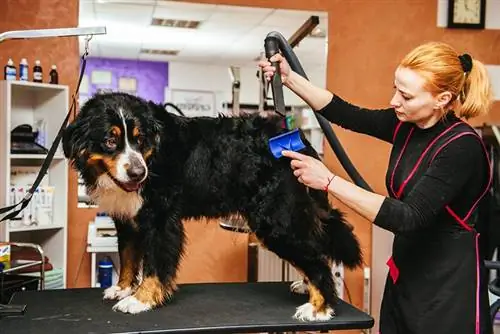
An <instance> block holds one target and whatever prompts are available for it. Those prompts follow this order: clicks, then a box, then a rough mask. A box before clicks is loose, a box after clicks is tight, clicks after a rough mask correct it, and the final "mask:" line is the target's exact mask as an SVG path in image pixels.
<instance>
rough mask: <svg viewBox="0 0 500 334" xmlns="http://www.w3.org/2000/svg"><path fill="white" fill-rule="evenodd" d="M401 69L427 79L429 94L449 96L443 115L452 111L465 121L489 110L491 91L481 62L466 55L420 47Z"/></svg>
mask: <svg viewBox="0 0 500 334" xmlns="http://www.w3.org/2000/svg"><path fill="white" fill-rule="evenodd" d="M400 66H402V67H406V68H409V69H411V70H414V71H417V72H418V73H419V74H420V75H422V76H423V77H424V78H425V79H426V87H424V88H425V89H426V90H428V91H429V92H431V94H433V95H437V94H439V93H442V92H446V91H448V92H450V93H451V95H452V99H451V101H450V103H449V104H448V105H447V106H446V107H445V108H444V111H445V112H448V111H449V110H451V109H453V110H455V112H456V113H457V115H458V116H460V117H464V118H466V119H468V118H472V117H476V116H480V115H484V114H486V113H488V111H489V109H490V107H491V103H492V96H493V94H492V88H491V84H490V80H489V77H488V73H487V72H486V68H485V66H484V65H483V63H481V62H480V61H479V60H476V59H472V58H471V57H470V56H469V55H467V54H465V55H459V54H458V53H457V52H456V51H455V50H454V49H453V48H452V47H451V46H450V45H448V44H445V43H440V42H430V43H426V44H422V45H420V46H418V47H416V48H415V49H413V50H412V51H410V53H408V54H407V55H406V56H405V57H404V58H403V60H402V61H401V64H400ZM443 116H444V115H443Z"/></svg>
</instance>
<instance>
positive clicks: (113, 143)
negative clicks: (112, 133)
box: [106, 137, 118, 150]
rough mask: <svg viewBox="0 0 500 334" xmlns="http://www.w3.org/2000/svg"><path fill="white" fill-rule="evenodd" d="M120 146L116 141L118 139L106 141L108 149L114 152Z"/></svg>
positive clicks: (112, 138) (113, 138)
mask: <svg viewBox="0 0 500 334" xmlns="http://www.w3.org/2000/svg"><path fill="white" fill-rule="evenodd" d="M117 145H118V143H117V141H116V138H115V137H111V138H108V139H107V140H106V147H108V148H109V149H112V150H114V149H115V148H116V146H117Z"/></svg>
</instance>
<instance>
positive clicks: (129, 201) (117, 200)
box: [89, 174, 143, 219]
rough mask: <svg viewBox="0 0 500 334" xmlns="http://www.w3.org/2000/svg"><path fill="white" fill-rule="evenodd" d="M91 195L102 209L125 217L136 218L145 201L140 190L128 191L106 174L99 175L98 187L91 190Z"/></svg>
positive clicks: (112, 214)
mask: <svg viewBox="0 0 500 334" xmlns="http://www.w3.org/2000/svg"><path fill="white" fill-rule="evenodd" d="M89 196H90V198H91V199H92V201H93V202H94V203H96V204H97V205H99V209H101V210H102V211H104V212H106V213H107V214H109V215H111V216H115V217H121V218H125V219H130V218H134V217H135V215H136V214H137V212H138V211H139V209H140V208H141V206H142V203H143V199H142V196H141V195H140V194H139V193H138V192H135V191H134V192H126V191H125V190H123V189H121V188H120V187H118V186H117V185H116V184H115V182H114V181H113V180H112V179H111V178H110V177H109V176H108V175H106V174H103V175H101V176H99V178H98V180H97V184H96V187H95V189H93V190H92V191H90V192H89Z"/></svg>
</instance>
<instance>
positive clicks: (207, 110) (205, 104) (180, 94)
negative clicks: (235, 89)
mask: <svg viewBox="0 0 500 334" xmlns="http://www.w3.org/2000/svg"><path fill="white" fill-rule="evenodd" d="M169 102H170V103H173V104H175V105H176V106H177V107H178V108H179V109H181V110H182V112H183V113H184V114H185V115H186V116H187V117H198V116H207V117H217V110H216V108H215V93H214V92H212V91H203V90H189V89H171V90H170V99H169Z"/></svg>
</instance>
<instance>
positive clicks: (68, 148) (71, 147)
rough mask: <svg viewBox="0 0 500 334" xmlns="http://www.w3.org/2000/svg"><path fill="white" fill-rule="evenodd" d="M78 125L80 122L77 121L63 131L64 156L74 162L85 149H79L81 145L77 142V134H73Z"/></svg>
mask: <svg viewBox="0 0 500 334" xmlns="http://www.w3.org/2000/svg"><path fill="white" fill-rule="evenodd" d="M79 123H80V122H79V120H78V119H77V120H75V121H73V122H72V123H70V124H69V125H68V126H67V127H66V129H64V131H63V138H62V147H63V152H64V156H65V157H66V158H67V159H70V160H76V159H77V158H78V157H79V155H80V152H81V151H82V150H84V149H85V148H84V147H81V146H82V143H81V141H80V140H78V133H75V132H76V129H77V128H78V127H79V126H80V124H79Z"/></svg>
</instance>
